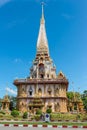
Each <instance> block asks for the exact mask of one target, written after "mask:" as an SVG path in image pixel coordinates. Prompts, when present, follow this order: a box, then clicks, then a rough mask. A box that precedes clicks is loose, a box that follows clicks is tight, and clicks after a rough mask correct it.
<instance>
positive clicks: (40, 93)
mask: <svg viewBox="0 0 87 130" xmlns="http://www.w3.org/2000/svg"><path fill="white" fill-rule="evenodd" d="M38 93H39V96H41V95H42V89H41V88H39V89H38Z"/></svg>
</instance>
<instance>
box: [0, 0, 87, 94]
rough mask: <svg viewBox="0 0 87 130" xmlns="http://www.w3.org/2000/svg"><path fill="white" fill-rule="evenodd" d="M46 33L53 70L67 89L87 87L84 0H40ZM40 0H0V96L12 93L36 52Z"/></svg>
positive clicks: (75, 89)
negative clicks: (62, 75) (15, 83)
mask: <svg viewBox="0 0 87 130" xmlns="http://www.w3.org/2000/svg"><path fill="white" fill-rule="evenodd" d="M44 2H45V7H44V10H45V11H44V12H45V21H46V32H47V37H48V42H49V48H50V56H51V58H52V59H53V61H54V63H55V65H56V68H57V73H58V72H59V71H60V70H62V71H63V73H64V74H65V76H66V77H67V79H68V80H69V89H68V90H71V91H73V90H74V91H80V92H81V93H82V92H83V91H84V90H87V58H86V56H87V0H44ZM40 3H41V0H0V97H3V96H4V94H6V89H7V91H8V94H10V95H15V93H16V87H15V86H14V85H13V81H14V79H15V78H25V77H27V76H29V69H30V67H31V65H32V61H33V59H34V58H35V55H36V43H37V37H38V31H39V25H40V18H41V4H40Z"/></svg>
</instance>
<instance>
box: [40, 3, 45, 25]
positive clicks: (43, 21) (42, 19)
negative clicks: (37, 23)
mask: <svg viewBox="0 0 87 130" xmlns="http://www.w3.org/2000/svg"><path fill="white" fill-rule="evenodd" d="M41 23H43V24H44V23H45V19H44V2H42V18H41Z"/></svg>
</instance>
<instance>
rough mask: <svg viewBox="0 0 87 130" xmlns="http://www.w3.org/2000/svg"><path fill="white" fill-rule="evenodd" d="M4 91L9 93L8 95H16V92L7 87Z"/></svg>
mask: <svg viewBox="0 0 87 130" xmlns="http://www.w3.org/2000/svg"><path fill="white" fill-rule="evenodd" d="M6 91H7V92H9V93H11V94H14V95H17V91H16V90H13V89H12V88H9V87H7V88H6Z"/></svg>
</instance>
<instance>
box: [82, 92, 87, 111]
mask: <svg viewBox="0 0 87 130" xmlns="http://www.w3.org/2000/svg"><path fill="white" fill-rule="evenodd" d="M81 97H82V101H83V105H84V109H85V110H86V111H87V90H85V91H84V92H83V94H82V96H81Z"/></svg>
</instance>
